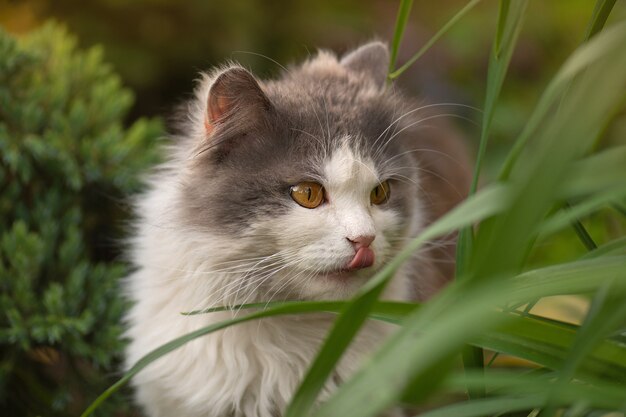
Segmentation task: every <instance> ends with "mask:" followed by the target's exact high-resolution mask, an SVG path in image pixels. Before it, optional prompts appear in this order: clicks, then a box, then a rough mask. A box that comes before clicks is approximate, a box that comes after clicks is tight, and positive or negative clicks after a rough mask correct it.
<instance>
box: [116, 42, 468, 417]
mask: <svg viewBox="0 0 626 417" xmlns="http://www.w3.org/2000/svg"><path fill="white" fill-rule="evenodd" d="M388 62H389V51H388V48H387V46H386V45H385V44H384V43H381V42H372V43H369V44H365V45H363V46H361V47H360V48H357V49H356V50H353V51H351V52H350V53H348V54H347V55H345V56H344V57H342V58H341V59H339V58H337V57H336V56H335V55H334V54H332V53H330V52H327V51H320V52H319V53H318V54H317V55H316V56H315V57H312V58H310V59H309V60H307V61H306V62H304V63H302V64H300V65H297V66H293V67H290V68H287V69H285V71H284V72H283V73H282V74H281V75H280V77H279V78H277V79H275V80H268V81H260V80H258V79H257V78H255V77H254V76H253V75H252V74H251V73H250V72H249V71H248V70H246V69H244V68H243V67H242V66H240V65H238V64H236V63H230V64H228V65H225V66H223V67H220V68H217V69H215V70H213V71H212V72H210V73H207V74H204V75H203V76H202V78H201V80H200V81H199V83H198V86H197V89H196V92H195V98H194V99H193V100H192V101H191V102H190V104H189V105H188V107H187V108H186V111H185V117H186V119H187V120H186V121H185V124H184V128H183V129H182V133H181V134H179V135H177V137H175V138H174V139H175V140H174V141H173V144H172V145H171V146H170V148H169V150H168V155H169V159H168V161H167V162H166V163H164V164H163V165H162V166H160V167H159V168H158V169H157V170H156V172H154V173H153V175H152V176H151V178H150V180H149V191H147V192H146V193H145V194H144V195H142V196H140V197H139V199H138V201H137V204H136V209H137V214H138V217H139V219H138V223H137V228H136V236H135V237H134V238H133V240H132V242H131V245H132V250H131V260H132V262H133V263H134V265H136V267H137V269H136V271H135V272H134V273H132V274H131V275H130V276H129V277H128V278H127V281H126V289H127V293H128V297H129V298H130V300H131V301H132V302H133V306H132V308H131V309H130V311H129V313H128V315H127V322H128V332H127V336H128V338H129V339H130V344H129V346H128V348H127V364H128V366H131V365H132V364H134V363H135V362H136V361H137V360H139V359H140V358H141V357H142V356H143V355H145V354H147V353H148V352H150V351H151V350H153V349H155V348H157V347H158V346H160V345H162V344H164V343H166V342H168V341H170V340H172V339H174V338H176V337H178V336H181V335H183V334H186V333H188V332H191V331H193V330H195V329H197V328H199V327H201V326H206V325H208V324H210V323H216V322H219V321H222V320H226V319H228V318H232V317H233V316H234V315H236V314H245V313H244V312H238V311H236V310H235V311H221V312H214V313H210V314H202V315H195V316H184V315H181V312H185V311H191V310H195V309H200V308H207V307H215V306H234V305H237V304H241V303H251V302H268V301H276V300H333V299H348V298H350V297H351V296H352V295H354V293H355V292H356V291H357V290H358V288H359V287H361V286H362V285H363V283H365V282H366V281H367V280H368V279H369V278H370V277H371V276H372V275H373V274H374V273H375V271H377V270H378V269H380V268H381V266H382V265H384V264H385V262H387V261H389V260H390V259H391V258H392V257H393V256H394V255H395V254H396V253H398V252H399V251H400V250H401V249H402V247H403V245H404V244H405V243H406V242H407V241H408V240H410V239H411V238H412V237H414V236H416V235H417V234H418V233H419V231H420V230H421V229H423V227H424V226H425V225H427V224H428V223H430V222H432V221H433V220H434V219H436V218H438V217H439V216H441V215H442V214H443V213H445V212H446V211H448V210H449V209H450V208H451V207H453V206H454V205H455V204H457V203H458V202H459V201H460V200H461V199H462V198H463V197H464V196H465V195H466V190H467V188H468V179H469V174H468V172H469V163H468V159H467V152H466V151H465V148H464V146H463V144H462V142H461V141H460V139H459V138H458V135H456V134H455V133H454V131H453V130H452V129H450V128H449V127H448V126H446V124H445V123H439V122H438V116H437V113H436V112H432V111H430V110H432V109H435V108H436V106H428V105H424V106H417V104H416V102H413V101H412V100H409V99H407V98H406V97H404V96H403V95H402V94H401V93H400V92H398V91H397V90H396V88H395V87H394V86H389V85H387V83H386V79H387V66H388ZM453 255H454V236H448V237H447V238H446V239H444V240H442V241H438V242H431V244H430V245H429V247H428V248H426V249H424V250H423V251H421V252H419V253H417V254H416V255H415V257H414V259H413V260H412V261H411V262H408V263H407V264H406V265H404V266H403V267H402V268H401V269H400V270H399V271H398V272H397V273H396V274H395V276H394V277H393V279H392V280H391V282H390V283H389V285H388V287H387V288H386V290H385V293H384V296H383V298H386V299H391V300H425V299H427V298H428V297H430V296H431V295H432V294H433V293H435V292H436V291H437V290H438V289H439V288H440V287H441V286H443V285H444V284H445V282H446V281H447V280H449V279H450V277H451V275H452V270H453V267H454V265H453V263H452V260H453V257H454V256H453ZM333 319H334V316H332V315H330V314H322V313H319V314H306V315H294V316H285V317H276V318H271V319H263V320H261V321H255V322H249V323H245V324H239V325H237V326H234V327H230V328H227V329H225V330H222V331H219V332H216V333H212V334H209V335H206V336H204V337H201V338H199V339H196V340H194V341H192V342H190V343H187V344H186V345H184V346H183V347H181V348H179V349H177V350H175V351H173V352H171V353H169V354H167V355H166V356H165V357H163V358H161V359H159V360H157V361H155V362H154V363H152V364H150V365H149V366H148V367H147V368H146V369H145V370H143V371H142V372H140V373H139V374H138V375H137V376H136V377H135V378H134V381H133V384H134V387H135V391H136V399H137V401H138V403H139V404H140V405H141V406H142V407H143V409H144V411H145V413H146V414H147V415H148V416H150V417H165V416H168V417H171V416H178V417H196V416H198V417H199V416H202V417H279V416H281V415H282V412H283V411H284V410H285V408H286V406H287V404H288V403H289V400H290V398H291V396H292V395H293V393H294V391H295V389H296V388H297V386H298V384H299V382H300V381H301V379H302V377H303V375H304V374H305V372H306V370H307V369H308V366H309V365H310V363H311V361H312V359H313V358H314V356H315V354H316V351H317V349H318V348H319V346H320V343H321V341H322V340H323V339H324V337H325V336H326V334H327V332H328V330H329V326H330V325H331V324H332V322H333ZM392 330H393V328H391V327H390V325H385V324H381V323H379V322H374V321H372V322H368V323H367V324H366V325H365V326H364V328H363V330H362V331H361V332H360V334H359V335H358V336H357V338H356V341H355V342H354V343H353V344H352V345H351V347H350V348H349V349H348V351H347V353H346V354H345V355H344V357H343V359H342V360H341V362H340V363H339V364H338V366H337V368H336V369H335V371H334V374H333V376H332V378H330V380H329V381H328V383H327V384H326V386H325V388H324V390H323V393H322V394H321V396H320V400H322V401H323V399H325V398H327V397H328V396H329V395H330V394H331V393H332V392H333V391H334V390H335V389H336V387H337V386H338V384H340V383H341V381H343V380H345V379H346V378H348V377H349V376H350V375H351V374H352V373H353V372H354V371H355V370H356V369H357V368H358V366H359V364H360V363H361V361H362V359H363V358H364V357H366V356H367V355H368V354H370V353H371V352H372V351H373V350H374V349H375V348H376V347H377V346H378V345H379V343H380V341H381V340H382V339H384V336H385V335H387V334H388V333H389V332H390V331H392Z"/></svg>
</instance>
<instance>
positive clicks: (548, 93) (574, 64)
mask: <svg viewBox="0 0 626 417" xmlns="http://www.w3.org/2000/svg"><path fill="white" fill-rule="evenodd" d="M620 27H623V23H621V24H618V25H616V27H614V28H612V29H611V31H610V32H611V34H610V35H609V36H604V37H603V39H602V40H601V41H598V40H597V39H596V38H597V36H594V37H593V38H592V39H591V40H589V41H588V42H586V43H584V44H583V45H582V46H581V47H579V48H578V49H577V50H576V51H574V53H573V54H572V56H571V57H570V58H569V59H568V60H567V62H566V63H565V65H563V67H562V68H561V70H560V71H559V73H558V74H557V75H556V76H555V77H554V78H553V79H552V81H551V82H550V83H549V84H548V86H547V87H546V89H545V92H544V94H543V95H542V97H541V99H540V101H539V104H538V105H537V107H536V108H535V111H534V112H533V115H532V116H531V118H530V120H529V121H528V123H527V124H526V126H525V128H524V131H523V132H522V134H521V135H520V136H519V137H518V139H517V140H516V141H515V143H514V145H513V149H512V150H511V152H510V153H509V155H508V156H507V159H506V161H505V163H504V164H503V167H502V170H501V172H500V175H499V178H500V179H501V180H504V179H507V178H508V177H509V176H510V174H511V171H512V169H513V166H514V165H515V163H516V161H517V160H518V158H519V156H520V155H521V153H522V151H523V150H524V148H525V147H526V144H527V142H528V141H529V140H530V138H531V137H533V135H535V134H536V132H537V129H538V127H539V125H540V122H541V121H542V119H543V117H544V115H545V114H547V113H548V112H549V111H550V110H551V108H552V107H553V106H554V105H555V104H556V103H558V101H559V98H560V95H561V94H562V93H563V92H564V91H565V90H567V89H568V85H569V83H570V82H572V80H573V78H574V77H575V76H576V75H578V74H580V73H582V72H583V71H584V69H585V68H586V67H587V66H588V65H591V64H593V63H594V62H596V61H597V60H598V59H601V58H602V57H606V54H607V53H609V51H613V50H615V44H616V43H619V42H622V41H623V39H622V38H621V35H620V33H619V32H620V30H621V29H619V28H620ZM582 108H585V107H582Z"/></svg>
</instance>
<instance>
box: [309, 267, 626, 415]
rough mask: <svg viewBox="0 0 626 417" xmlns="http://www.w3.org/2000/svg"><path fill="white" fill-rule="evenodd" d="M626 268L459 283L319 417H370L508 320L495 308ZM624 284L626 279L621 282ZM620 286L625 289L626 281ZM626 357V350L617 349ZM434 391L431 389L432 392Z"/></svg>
mask: <svg viewBox="0 0 626 417" xmlns="http://www.w3.org/2000/svg"><path fill="white" fill-rule="evenodd" d="M624 269H626V257H614V258H610V259H595V260H591V261H577V262H573V263H571V264H567V265H558V266H553V267H549V268H542V269H539V270H535V271H532V272H528V273H524V274H522V275H520V276H518V277H517V278H515V279H513V280H503V279H499V280H490V281H488V282H486V283H488V285H486V286H485V285H484V284H482V283H481V284H476V283H470V282H469V281H467V280H464V281H456V282H455V283H454V284H453V285H451V286H449V287H448V288H447V289H446V290H444V291H443V292H442V293H441V294H440V295H439V296H438V297H436V298H435V299H433V300H431V301H430V302H429V303H428V304H426V305H424V306H423V308H421V309H420V310H418V311H416V312H414V313H412V314H411V315H409V316H408V317H407V318H406V320H405V323H404V326H403V327H402V328H401V329H400V330H399V331H398V332H397V333H396V334H395V335H394V336H393V337H392V338H391V339H390V340H389V341H388V342H387V343H386V344H385V345H384V346H383V347H382V348H381V350H380V351H379V352H377V354H376V355H375V356H374V358H373V359H372V360H371V361H370V362H369V363H368V367H366V368H364V369H362V370H361V371H360V372H359V373H358V374H357V375H355V377H354V378H353V379H351V380H350V381H348V382H347V383H345V384H344V385H343V386H342V387H341V388H340V389H339V390H338V392H337V393H336V394H335V395H334V396H333V397H332V398H331V399H330V400H329V401H328V402H326V403H325V404H322V405H321V407H320V408H319V410H318V411H317V412H315V413H314V414H313V415H314V416H315V417H340V416H341V417H369V416H374V415H377V414H378V413H380V412H382V411H383V410H385V409H386V408H387V407H389V406H391V405H393V404H394V403H395V402H396V401H398V400H399V398H400V396H401V395H402V393H403V391H404V389H405V388H406V386H407V385H408V384H409V383H410V382H411V381H414V380H415V379H417V378H419V377H423V376H424V375H426V374H427V373H428V372H429V371H430V370H431V369H432V368H433V366H434V365H439V364H440V361H441V360H444V359H446V358H448V357H449V355H450V354H453V353H454V352H456V351H458V350H460V349H461V346H462V345H463V344H464V343H466V342H467V340H472V339H474V338H478V337H479V336H480V335H481V334H484V333H485V331H488V330H490V329H491V328H493V327H495V326H496V325H497V324H499V323H502V322H506V320H507V319H508V317H510V315H505V314H496V313H495V312H494V308H495V305H497V304H499V303H503V302H514V301H520V300H528V299H532V298H536V297H537V296H539V295H556V294H566V293H577V292H578V293H580V292H588V291H593V290H595V289H597V288H598V287H599V286H602V285H603V284H604V283H606V282H608V281H609V280H612V279H613V277H614V276H615V274H616V273H619V271H623V270H624ZM622 281H624V280H622ZM622 281H620V282H619V286H620V288H621V289H625V288H626V282H622ZM619 352H620V354H621V355H622V356H623V355H624V351H623V349H620V350H619ZM434 388H436V387H431V389H434Z"/></svg>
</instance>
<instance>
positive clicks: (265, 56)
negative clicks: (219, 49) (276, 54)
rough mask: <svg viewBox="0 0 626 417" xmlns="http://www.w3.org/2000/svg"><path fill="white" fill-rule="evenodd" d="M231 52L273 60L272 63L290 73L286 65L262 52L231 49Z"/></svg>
mask: <svg viewBox="0 0 626 417" xmlns="http://www.w3.org/2000/svg"><path fill="white" fill-rule="evenodd" d="M232 54H248V55H254V56H258V57H261V58H265V59H267V60H268V61H270V62H273V63H274V64H276V65H278V66H279V67H280V68H281V69H282V70H283V71H285V72H286V73H288V74H291V71H289V69H287V67H285V66H284V65H282V64H281V63H280V62H278V61H276V60H275V59H273V58H270V57H269V56H267V55H263V54H260V53H258V52H251V51H233V52H232Z"/></svg>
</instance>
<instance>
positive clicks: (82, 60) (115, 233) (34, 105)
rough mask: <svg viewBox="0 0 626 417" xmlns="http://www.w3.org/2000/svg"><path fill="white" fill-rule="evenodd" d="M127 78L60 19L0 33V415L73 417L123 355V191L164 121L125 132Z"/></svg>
mask: <svg viewBox="0 0 626 417" xmlns="http://www.w3.org/2000/svg"><path fill="white" fill-rule="evenodd" d="M120 84H121V83H120V79H119V78H118V77H117V76H116V75H115V74H114V72H113V70H112V68H111V67H110V66H109V65H107V64H105V63H103V59H102V50H101V49H99V48H92V49H89V50H87V51H78V50H77V49H76V41H75V39H73V38H72V37H70V36H68V34H67V33H66V32H65V30H64V29H63V28H61V27H59V26H57V25H54V24H48V25H46V26H44V27H43V28H42V29H40V30H38V31H36V32H35V33H32V34H30V35H29V36H27V37H25V38H23V39H17V40H16V39H14V38H12V37H11V36H10V35H8V34H7V33H5V32H3V31H1V30H0V234H1V238H0V288H1V294H0V311H1V313H0V352H1V353H0V354H1V358H0V360H1V363H0V409H2V410H3V412H2V414H3V415H11V416H18V415H38V414H42V415H75V414H77V411H78V410H80V409H81V408H82V407H84V404H85V403H86V402H88V401H90V400H92V399H93V397H94V396H95V394H96V393H98V392H99V391H100V389H101V388H102V387H103V386H105V385H107V384H108V383H109V381H108V380H107V378H108V377H110V376H113V375H112V372H113V371H114V370H115V369H116V368H115V366H116V365H117V364H118V362H119V360H120V353H121V349H122V348H123V345H124V342H123V339H122V337H121V336H122V331H123V328H122V326H121V324H120V318H121V316H122V313H123V311H124V309H125V305H124V301H123V300H122V298H121V297H120V289H119V279H120V277H122V276H123V275H124V273H125V265H124V264H123V263H122V262H120V260H118V259H116V258H117V257H118V255H119V254H118V253H117V251H118V249H117V248H119V246H120V245H119V239H120V238H121V237H122V234H121V233H120V232H121V229H122V226H123V223H122V222H123V220H124V217H126V216H127V215H128V212H129V210H128V208H127V207H125V205H124V203H123V201H124V200H123V196H125V195H128V194H129V193H132V192H135V191H137V190H138V188H139V187H140V181H139V179H138V173H139V172H140V171H141V170H142V169H144V168H145V167H147V166H148V165H150V164H152V163H153V162H154V161H155V159H156V158H157V154H156V148H155V146H154V143H155V139H156V138H157V137H158V135H159V134H160V133H161V125H160V123H159V122H158V121H157V120H138V121H136V122H134V123H133V124H132V125H131V126H130V128H128V129H125V128H124V125H123V121H124V117H125V115H126V113H127V112H128V110H129V108H130V106H131V105H132V102H133V96H132V94H131V93H130V92H129V91H128V90H125V89H123V88H122V87H121V85H120ZM113 408H117V409H118V410H119V407H117V406H116V405H113V404H112V407H110V408H109V409H113ZM107 410H108V409H102V410H100V412H101V413H106V411H107Z"/></svg>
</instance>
